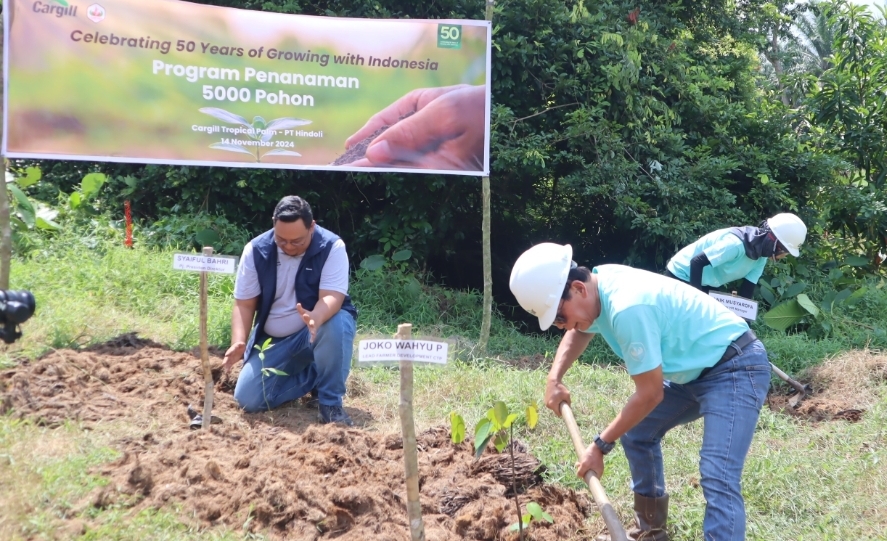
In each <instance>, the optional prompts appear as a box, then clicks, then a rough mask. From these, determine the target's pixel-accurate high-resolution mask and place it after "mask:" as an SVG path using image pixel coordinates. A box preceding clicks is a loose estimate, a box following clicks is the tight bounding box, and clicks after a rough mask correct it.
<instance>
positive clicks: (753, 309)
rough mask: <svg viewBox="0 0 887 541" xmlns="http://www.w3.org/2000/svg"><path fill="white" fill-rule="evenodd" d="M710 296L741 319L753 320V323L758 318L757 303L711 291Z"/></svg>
mask: <svg viewBox="0 0 887 541" xmlns="http://www.w3.org/2000/svg"><path fill="white" fill-rule="evenodd" d="M708 294H709V295H711V296H712V297H714V298H715V300H717V301H718V302H720V303H721V304H723V305H724V306H726V307H727V308H729V309H730V311H731V312H733V313H734V314H736V315H737V316H739V317H741V318H745V319H751V320H752V321H754V320H755V319H757V318H758V302H757V301H753V300H751V299H746V298H745V297H737V296H736V295H725V294H724V293H716V292H714V291H709V292H708Z"/></svg>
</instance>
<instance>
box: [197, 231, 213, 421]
mask: <svg viewBox="0 0 887 541" xmlns="http://www.w3.org/2000/svg"><path fill="white" fill-rule="evenodd" d="M203 255H204V256H205V257H210V256H212V255H213V249H212V246H204V248H203ZM207 274H209V273H208V272H207V271H201V272H200V364H201V365H202V366H203V382H204V386H203V425H202V428H203V429H204V430H209V427H210V425H211V424H212V419H213V415H212V413H213V386H214V385H213V373H212V369H211V368H210V366H209V347H208V346H207V336H206V335H207V331H206V320H207V313H208V311H209V310H208V309H207V300H206V297H207V292H206V275H207Z"/></svg>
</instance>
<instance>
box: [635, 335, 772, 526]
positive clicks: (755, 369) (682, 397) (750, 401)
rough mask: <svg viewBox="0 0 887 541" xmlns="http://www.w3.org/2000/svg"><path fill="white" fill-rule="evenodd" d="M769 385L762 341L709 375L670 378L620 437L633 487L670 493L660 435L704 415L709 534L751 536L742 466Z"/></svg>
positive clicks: (702, 460)
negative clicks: (647, 410)
mask: <svg viewBox="0 0 887 541" xmlns="http://www.w3.org/2000/svg"><path fill="white" fill-rule="evenodd" d="M769 387H770V361H769V359H768V358H767V351H766V350H765V349H764V346H763V344H761V342H760V341H758V340H756V341H754V342H752V343H751V344H749V345H748V346H746V347H745V349H744V350H743V352H742V353H741V354H739V355H736V356H735V357H733V358H732V359H730V360H729V361H727V362H725V363H723V364H721V365H719V366H717V367H716V368H714V369H713V370H711V371H710V372H709V373H708V374H706V375H705V376H704V377H702V378H699V379H697V380H694V381H691V382H689V383H686V384H683V385H679V384H676V383H671V382H669V383H668V384H667V385H666V386H665V398H664V399H663V400H662V402H661V403H660V404H659V405H658V406H656V409H654V410H653V411H652V412H651V413H650V414H649V415H647V417H646V418H644V420H643V421H641V422H640V423H638V424H637V426H635V427H634V428H632V429H631V430H629V431H628V432H627V433H626V434H625V435H624V436H622V438H620V442H621V443H622V447H623V448H624V449H625V456H626V458H628V464H629V467H630V469H631V478H632V489H633V490H634V491H635V492H637V493H638V494H640V495H642V496H647V497H651V498H656V497H660V496H662V495H663V494H665V472H664V471H663V466H662V449H661V446H660V441H661V440H662V437H663V436H664V435H665V433H666V432H668V431H669V430H671V429H672V428H674V427H676V426H678V425H682V424H686V423H689V422H691V421H695V420H696V419H699V418H700V417H701V418H702V419H703V423H704V427H703V436H702V450H701V451H700V452H699V473H700V476H701V479H702V480H701V484H702V492H703V495H704V496H705V501H706V506H705V519H704V521H703V525H702V527H703V531H704V534H705V535H704V537H705V540H706V541H712V540H714V541H742V540H744V539H745V503H744V501H743V499H742V487H741V484H740V481H741V477H742V468H743V466H744V465H745V457H746V455H747V454H748V449H749V447H750V446H751V440H752V436H753V435H754V432H755V425H756V424H757V422H758V415H759V414H760V411H761V407H762V406H763V405H764V400H765V399H766V398H767V390H768V389H769Z"/></svg>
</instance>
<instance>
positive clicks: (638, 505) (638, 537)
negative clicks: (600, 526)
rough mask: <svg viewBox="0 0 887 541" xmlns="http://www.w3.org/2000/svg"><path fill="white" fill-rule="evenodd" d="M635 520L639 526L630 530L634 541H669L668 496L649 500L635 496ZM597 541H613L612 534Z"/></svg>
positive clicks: (629, 532) (629, 534) (597, 538)
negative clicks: (666, 527)
mask: <svg viewBox="0 0 887 541" xmlns="http://www.w3.org/2000/svg"><path fill="white" fill-rule="evenodd" d="M634 519H635V520H636V521H637V526H635V527H634V528H632V529H630V530H628V532H626V533H627V534H628V538H629V539H631V540H632V541H668V533H667V532H666V531H665V522H666V520H667V519H668V494H664V495H662V496H661V497H659V498H648V497H646V496H641V495H640V494H638V493H637V492H635V494H634ZM595 541H611V539H610V534H603V535H599V536H597V537H596V538H595Z"/></svg>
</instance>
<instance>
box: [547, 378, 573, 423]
mask: <svg viewBox="0 0 887 541" xmlns="http://www.w3.org/2000/svg"><path fill="white" fill-rule="evenodd" d="M561 402H566V403H567V404H568V405H572V403H571V402H570V391H568V390H567V388H566V387H565V386H564V384H563V383H561V382H560V381H555V380H551V379H550V380H548V383H546V384H545V407H547V408H548V409H550V410H551V411H553V412H554V414H555V415H557V416H558V417H560V416H561Z"/></svg>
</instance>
